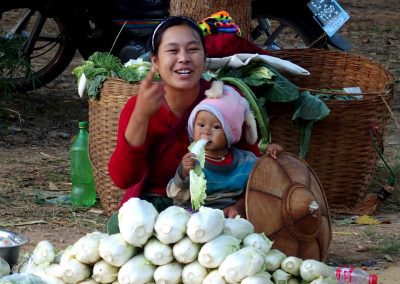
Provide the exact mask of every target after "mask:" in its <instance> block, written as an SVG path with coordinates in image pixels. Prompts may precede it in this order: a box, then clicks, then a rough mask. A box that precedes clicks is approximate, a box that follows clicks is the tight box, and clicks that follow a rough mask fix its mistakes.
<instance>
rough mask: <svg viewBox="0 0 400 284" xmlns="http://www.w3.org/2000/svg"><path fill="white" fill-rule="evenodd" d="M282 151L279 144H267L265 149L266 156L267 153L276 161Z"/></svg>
mask: <svg viewBox="0 0 400 284" xmlns="http://www.w3.org/2000/svg"><path fill="white" fill-rule="evenodd" d="M282 151H283V147H282V146H281V145H279V144H275V143H272V144H269V146H268V148H267V154H268V153H269V154H270V155H271V157H272V158H274V159H277V158H278V155H279V154H280V153H281V152H282Z"/></svg>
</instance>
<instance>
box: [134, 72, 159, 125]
mask: <svg viewBox="0 0 400 284" xmlns="http://www.w3.org/2000/svg"><path fill="white" fill-rule="evenodd" d="M154 73H155V70H154V67H153V68H151V70H150V71H149V73H148V74H147V76H146V77H145V78H144V79H143V80H142V81H141V82H140V87H139V93H138V95H137V96H138V98H137V101H136V106H135V110H134V112H133V113H134V114H135V115H139V116H140V117H142V118H148V119H149V118H151V117H152V116H153V115H154V114H155V113H156V112H157V111H158V110H159V109H160V107H161V105H162V104H163V102H164V92H163V83H162V82H153V76H154Z"/></svg>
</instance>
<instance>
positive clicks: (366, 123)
mask: <svg viewBox="0 0 400 284" xmlns="http://www.w3.org/2000/svg"><path fill="white" fill-rule="evenodd" d="M274 55H275V56H277V57H280V58H282V59H287V60H290V61H291V62H293V63H296V64H298V65H300V66H302V67H304V68H306V69H307V70H309V71H310V73H311V75H310V76H307V77H304V76H302V77H297V78H296V77H288V79H289V80H291V81H292V82H293V83H295V84H297V85H298V86H299V87H301V88H304V89H312V90H319V89H337V88H343V87H356V86H358V87H360V88H361V90H362V92H363V93H362V95H363V99H361V100H347V101H340V100H327V101H325V102H326V104H327V106H328V107H329V108H330V110H331V112H330V114H329V116H328V117H327V118H325V119H324V120H322V121H319V122H316V123H315V124H314V128H313V131H312V135H311V141H310V144H309V151H308V155H307V157H306V161H307V163H308V164H309V165H310V166H311V167H312V168H313V169H314V170H315V172H316V173H317V175H318V177H319V179H320V180H321V182H322V185H323V188H324V191H325V193H326V197H327V200H328V204H329V207H330V209H331V211H332V212H334V213H349V214H353V213H356V212H357V206H359V205H360V204H362V201H363V198H364V197H365V194H366V190H367V188H368V185H369V183H370V181H371V178H372V175H373V173H374V170H375V168H376V166H377V162H378V156H377V154H376V152H375V150H374V148H373V146H372V143H371V138H370V134H369V131H370V127H371V125H377V126H378V127H379V129H380V131H382V134H384V133H385V130H386V125H387V122H388V119H389V110H388V107H392V104H393V98H394V76H393V75H392V74H391V73H390V72H388V71H387V70H386V69H385V67H384V66H382V65H380V64H378V63H376V62H373V61H371V60H369V59H367V58H364V57H362V56H358V55H355V54H349V53H344V52H337V51H325V50H318V49H304V50H302V49H301V50H299V49H297V50H282V51H278V52H276V53H275V54H274ZM319 93H324V92H323V91H321V92H319ZM357 95H359V94H357ZM386 103H387V104H386ZM268 115H269V118H270V124H271V134H272V140H273V141H274V142H276V143H280V144H282V145H283V146H284V148H285V150H286V151H289V152H293V153H296V154H297V153H299V148H300V146H299V141H300V131H299V127H298V126H296V125H294V124H293V122H292V120H291V115H292V109H291V106H290V104H270V105H269V106H268Z"/></svg>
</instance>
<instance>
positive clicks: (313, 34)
mask: <svg viewBox="0 0 400 284" xmlns="http://www.w3.org/2000/svg"><path fill="white" fill-rule="evenodd" d="M313 21H314V20H313V19H312V18H311V19H306V18H302V17H296V16H291V17H281V16H277V15H263V16H258V17H257V18H256V19H254V20H253V23H252V31H251V40H252V41H253V42H254V43H255V44H257V45H258V46H260V47H261V48H263V49H266V50H270V51H274V50H279V49H295V48H307V47H314V48H322V49H328V43H327V40H326V38H325V37H321V34H322V33H321V31H320V29H319V28H318V27H317V23H315V22H313Z"/></svg>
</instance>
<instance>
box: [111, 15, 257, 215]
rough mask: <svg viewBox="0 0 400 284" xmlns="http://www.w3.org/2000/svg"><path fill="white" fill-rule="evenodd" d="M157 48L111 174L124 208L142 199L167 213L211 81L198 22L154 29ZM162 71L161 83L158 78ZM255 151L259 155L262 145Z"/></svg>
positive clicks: (128, 110) (123, 125)
mask: <svg viewBox="0 0 400 284" xmlns="http://www.w3.org/2000/svg"><path fill="white" fill-rule="evenodd" d="M151 45H152V46H151V62H152V64H153V68H152V70H151V71H150V72H149V74H148V76H147V77H146V78H145V79H144V80H143V81H142V82H141V85H140V88H139V92H138V95H137V96H134V97H132V98H131V99H130V100H129V101H128V102H127V103H126V105H125V107H124V108H123V110H122V112H121V116H120V120H119V126H118V138H117V145H116V148H115V151H114V153H113V155H112V156H111V159H110V163H109V173H110V176H111V178H112V180H113V182H114V183H115V184H116V185H117V186H118V187H120V188H123V189H126V191H125V194H124V196H123V198H122V200H121V205H122V204H123V203H124V202H125V201H127V200H128V199H130V198H131V197H137V196H140V197H141V198H143V199H146V200H148V201H150V202H152V203H153V204H154V205H155V206H156V208H157V209H158V210H162V209H164V208H166V207H168V206H169V205H172V200H171V199H169V198H168V197H167V195H166V186H167V184H168V181H169V180H170V179H171V178H172V177H173V176H174V175H175V169H176V168H177V167H178V165H179V163H180V162H181V159H182V157H183V156H184V155H185V154H186V153H187V148H188V146H189V144H190V141H189V136H188V133H187V131H186V126H187V121H188V118H189V114H190V112H191V110H192V109H193V108H194V107H195V106H196V105H197V104H198V103H199V102H200V101H201V100H202V99H203V98H204V93H205V91H206V90H207V89H209V87H210V83H209V82H207V81H205V80H203V79H202V78H201V76H202V73H203V71H204V70H205V60H206V58H205V54H206V52H205V48H204V38H203V36H202V33H201V30H200V29H199V27H198V25H197V23H196V22H195V21H193V20H192V19H190V18H187V17H182V16H174V17H169V18H167V19H166V20H164V21H163V22H161V23H160V24H159V25H158V26H157V27H156V29H155V30H154V33H153V36H152V40H151ZM156 72H158V73H159V75H160V78H161V80H160V81H159V82H154V81H153V80H152V78H153V76H154V74H155V73H156ZM245 145H246V146H245V147H248V148H250V146H249V145H248V144H245ZM252 149H254V151H257V152H258V149H257V146H256V145H254V147H253V148H252Z"/></svg>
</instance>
